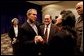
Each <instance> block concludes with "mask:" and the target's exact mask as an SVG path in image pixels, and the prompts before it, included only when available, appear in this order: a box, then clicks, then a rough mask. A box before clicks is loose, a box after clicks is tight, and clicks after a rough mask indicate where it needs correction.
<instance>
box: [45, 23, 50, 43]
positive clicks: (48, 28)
mask: <svg viewBox="0 0 84 56" xmlns="http://www.w3.org/2000/svg"><path fill="white" fill-rule="evenodd" d="M50 27H51V23H50V24H49V25H48V27H47V25H45V28H44V34H45V32H46V28H47V30H48V32H47V42H48V38H49V34H50Z"/></svg>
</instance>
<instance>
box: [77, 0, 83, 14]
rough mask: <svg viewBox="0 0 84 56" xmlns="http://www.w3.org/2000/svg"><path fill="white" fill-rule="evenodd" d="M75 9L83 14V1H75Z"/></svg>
mask: <svg viewBox="0 0 84 56" xmlns="http://www.w3.org/2000/svg"><path fill="white" fill-rule="evenodd" d="M76 10H77V13H78V14H79V15H83V2H79V3H77V5H76Z"/></svg>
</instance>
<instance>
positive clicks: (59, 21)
mask: <svg viewBox="0 0 84 56" xmlns="http://www.w3.org/2000/svg"><path fill="white" fill-rule="evenodd" d="M60 23H62V15H59V16H58V18H57V19H56V24H60Z"/></svg>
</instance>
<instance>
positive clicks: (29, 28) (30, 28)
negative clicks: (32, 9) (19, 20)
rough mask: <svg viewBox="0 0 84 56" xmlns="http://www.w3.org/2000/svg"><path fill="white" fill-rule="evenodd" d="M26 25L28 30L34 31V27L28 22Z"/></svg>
mask: <svg viewBox="0 0 84 56" xmlns="http://www.w3.org/2000/svg"><path fill="white" fill-rule="evenodd" d="M27 25H28V26H27V27H28V30H30V31H31V32H34V33H35V31H34V29H33V28H32V27H31V26H30V25H29V23H27ZM35 34H36V33H35Z"/></svg>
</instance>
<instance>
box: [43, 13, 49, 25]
mask: <svg viewBox="0 0 84 56" xmlns="http://www.w3.org/2000/svg"><path fill="white" fill-rule="evenodd" d="M50 23H51V18H50V15H45V17H44V24H46V25H48V24H50Z"/></svg>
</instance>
